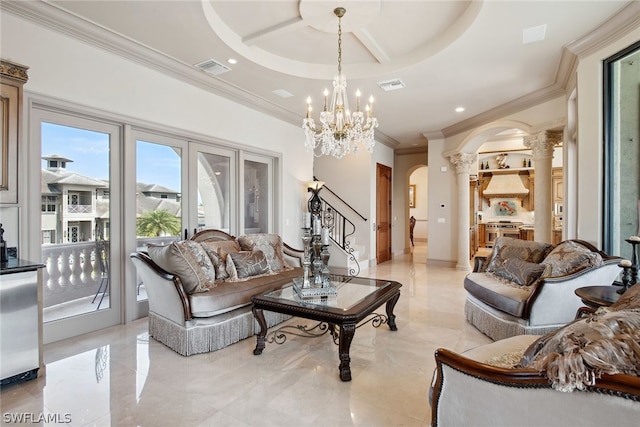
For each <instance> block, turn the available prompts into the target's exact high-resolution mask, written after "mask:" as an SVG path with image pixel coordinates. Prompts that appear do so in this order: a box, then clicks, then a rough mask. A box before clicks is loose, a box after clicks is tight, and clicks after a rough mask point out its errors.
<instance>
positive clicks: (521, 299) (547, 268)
mask: <svg viewBox="0 0 640 427" xmlns="http://www.w3.org/2000/svg"><path fill="white" fill-rule="evenodd" d="M620 261H621V259H620V258H619V257H613V256H609V255H607V254H605V253H604V252H602V251H599V250H598V249H597V248H595V247H594V246H593V245H591V244H590V243H588V242H585V241H582V240H566V241H564V242H561V243H559V244H558V245H555V246H553V245H550V244H546V243H540V242H531V241H525V240H519V239H512V238H508V237H501V238H498V239H496V243H495V246H494V248H493V251H492V252H491V255H489V256H488V257H482V256H479V257H476V258H475V262H474V269H473V272H472V273H469V274H468V275H467V276H466V277H465V279H464V287H465V289H466V290H467V300H466V303H465V315H466V318H467V320H468V321H469V322H470V323H471V324H472V325H474V326H475V327H476V328H477V329H479V330H480V331H481V332H482V333H484V334H485V335H487V336H489V337H490V338H492V339H493V340H499V339H503V338H508V337H511V336H514V335H522V334H530V335H536V334H546V333H548V332H551V331H553V330H555V329H558V328H559V327H561V326H563V325H565V324H567V323H568V322H570V321H571V320H573V319H574V318H575V315H576V311H577V310H578V308H579V307H580V306H581V305H582V303H581V301H580V298H578V297H577V296H576V295H575V292H574V291H575V290H576V289H577V288H579V287H582V286H589V285H610V284H611V283H613V281H614V280H615V279H616V278H617V276H618V274H619V273H620V271H621V270H622V268H621V267H620V266H619V265H618V264H619V262H620Z"/></svg>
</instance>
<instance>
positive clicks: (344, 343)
mask: <svg viewBox="0 0 640 427" xmlns="http://www.w3.org/2000/svg"><path fill="white" fill-rule="evenodd" d="M355 333H356V325H355V324H346V325H341V326H340V342H339V343H338V354H339V356H340V366H339V367H338V370H339V371H340V379H341V380H342V381H351V366H350V362H351V357H349V349H350V348H351V341H352V340H353V335H354V334H355Z"/></svg>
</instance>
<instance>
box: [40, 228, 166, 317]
mask: <svg viewBox="0 0 640 427" xmlns="http://www.w3.org/2000/svg"><path fill="white" fill-rule="evenodd" d="M176 239H177V237H176V236H166V237H145V238H140V239H138V247H140V248H142V247H145V246H146V245H147V244H149V243H152V244H158V245H160V244H168V243H170V242H172V241H174V240H176ZM42 260H43V264H44V265H45V268H44V271H43V304H44V308H47V307H51V306H53V305H57V304H62V303H65V302H69V301H73V300H77V299H80V298H85V297H89V296H93V295H95V294H96V292H97V290H98V286H99V285H100V280H101V278H102V274H103V272H102V271H100V262H99V258H98V254H97V247H96V242H94V241H90V242H80V243H64V244H55V245H44V246H43V247H42ZM105 274H108V272H105Z"/></svg>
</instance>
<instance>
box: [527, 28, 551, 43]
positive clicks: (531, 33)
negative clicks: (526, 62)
mask: <svg viewBox="0 0 640 427" xmlns="http://www.w3.org/2000/svg"><path fill="white" fill-rule="evenodd" d="M546 32H547V24H543V25H538V26H537V27H530V28H525V29H524V30H522V44H528V43H533V42H539V41H541V40H544V36H545V33H546Z"/></svg>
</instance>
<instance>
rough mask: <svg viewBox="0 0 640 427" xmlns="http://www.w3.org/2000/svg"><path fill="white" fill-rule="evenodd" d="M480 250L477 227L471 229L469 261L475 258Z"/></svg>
mask: <svg viewBox="0 0 640 427" xmlns="http://www.w3.org/2000/svg"><path fill="white" fill-rule="evenodd" d="M477 250H478V243H477V234H476V228H475V227H469V259H471V258H473V256H474V255H475V254H476V251H477Z"/></svg>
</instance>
